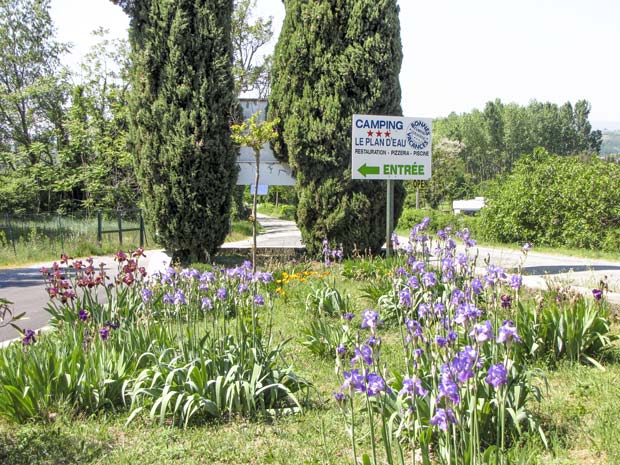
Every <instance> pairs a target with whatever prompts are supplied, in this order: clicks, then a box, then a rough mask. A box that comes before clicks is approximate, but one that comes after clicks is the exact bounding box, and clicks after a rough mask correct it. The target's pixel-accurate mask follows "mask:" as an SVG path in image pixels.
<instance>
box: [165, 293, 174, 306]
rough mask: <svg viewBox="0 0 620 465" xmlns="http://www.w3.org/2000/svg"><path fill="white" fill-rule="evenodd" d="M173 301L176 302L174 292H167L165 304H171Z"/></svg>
mask: <svg viewBox="0 0 620 465" xmlns="http://www.w3.org/2000/svg"><path fill="white" fill-rule="evenodd" d="M171 303H174V297H173V296H172V294H168V293H165V294H164V304H171Z"/></svg>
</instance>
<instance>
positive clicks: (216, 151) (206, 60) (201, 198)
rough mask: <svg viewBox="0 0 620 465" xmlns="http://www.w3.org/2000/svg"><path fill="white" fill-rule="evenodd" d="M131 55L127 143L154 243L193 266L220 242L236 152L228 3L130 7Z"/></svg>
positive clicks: (227, 216) (224, 231)
mask: <svg viewBox="0 0 620 465" xmlns="http://www.w3.org/2000/svg"><path fill="white" fill-rule="evenodd" d="M124 6H125V7H126V8H128V10H129V11H130V12H131V16H132V18H131V29H130V43H131V46H132V51H133V69H132V73H131V76H132V94H131V98H130V113H131V118H130V123H131V130H130V145H131V148H132V151H133V152H134V153H135V155H136V159H137V165H136V170H137V175H138V179H139V181H140V187H141V188H142V193H143V199H144V205H145V210H146V213H147V219H148V222H149V224H150V225H151V227H152V228H153V230H154V231H155V234H156V237H157V240H158V241H159V242H161V243H162V245H164V246H165V247H167V248H169V249H171V250H174V251H175V253H176V255H177V256H178V257H179V258H180V259H182V260H188V261H197V259H201V258H204V257H205V256H206V255H210V254H213V253H214V252H215V251H216V250H217V248H218V247H219V246H220V245H221V244H222V243H223V242H224V238H225V237H226V234H227V233H228V229H229V222H230V209H231V196H232V191H233V188H234V185H235V181H236V176H237V169H236V164H235V161H236V156H237V150H236V149H235V147H234V146H233V143H232V141H231V138H230V127H229V122H230V121H231V120H233V119H234V118H233V115H235V114H236V112H237V103H236V95H235V92H234V83H233V76H232V71H231V65H232V44H231V38H230V30H231V23H230V22H231V15H232V6H233V5H232V2H231V1H226V0H208V1H207V0H204V1H189V0H187V1H182V2H176V3H170V2H168V1H164V0H158V1H153V2H136V3H135V5H124Z"/></svg>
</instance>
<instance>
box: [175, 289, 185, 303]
mask: <svg viewBox="0 0 620 465" xmlns="http://www.w3.org/2000/svg"><path fill="white" fill-rule="evenodd" d="M173 299H174V304H175V305H186V304H187V301H186V300H185V294H183V291H182V290H181V289H177V290H176V291H175V293H174V297H173Z"/></svg>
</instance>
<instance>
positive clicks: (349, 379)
mask: <svg viewBox="0 0 620 465" xmlns="http://www.w3.org/2000/svg"><path fill="white" fill-rule="evenodd" d="M343 375H344V383H343V384H342V386H341V387H340V390H341V391H346V390H347V389H350V388H353V389H355V390H356V391H358V392H365V391H366V383H365V382H364V375H363V374H361V373H360V372H359V370H351V371H345V372H344V373H343Z"/></svg>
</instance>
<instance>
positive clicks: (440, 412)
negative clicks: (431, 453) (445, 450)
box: [429, 408, 456, 431]
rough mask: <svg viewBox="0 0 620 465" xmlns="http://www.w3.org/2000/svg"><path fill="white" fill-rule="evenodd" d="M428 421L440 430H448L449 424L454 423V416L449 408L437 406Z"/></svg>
mask: <svg viewBox="0 0 620 465" xmlns="http://www.w3.org/2000/svg"><path fill="white" fill-rule="evenodd" d="M429 423H430V424H431V425H433V426H437V427H438V428H439V429H440V430H442V431H448V428H449V427H450V424H452V423H456V417H455V416H454V412H453V411H452V410H451V409H442V408H438V409H437V410H435V415H433V418H431V419H430V421H429Z"/></svg>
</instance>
